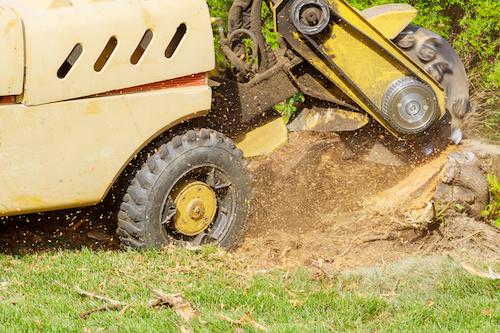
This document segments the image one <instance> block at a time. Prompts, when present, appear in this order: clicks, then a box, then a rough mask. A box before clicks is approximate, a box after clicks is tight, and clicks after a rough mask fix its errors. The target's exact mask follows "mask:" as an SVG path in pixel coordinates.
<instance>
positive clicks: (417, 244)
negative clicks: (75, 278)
mask: <svg viewBox="0 0 500 333" xmlns="http://www.w3.org/2000/svg"><path fill="white" fill-rule="evenodd" d="M365 141H366V138H364V139H363V140H361V141H360V143H359V145H362V144H366V142H365ZM353 144H354V145H355V142H353V141H352V140H351V142H349V144H345V141H344V140H343V139H341V138H340V137H339V136H337V135H335V134H327V133H321V134H320V133H316V134H315V133H292V134H291V135H290V142H289V144H288V145H286V146H284V147H282V148H281V149H280V150H278V151H276V152H275V153H273V154H271V155H269V156H266V157H260V158H256V159H254V160H252V161H251V163H250V169H251V172H252V173H253V175H254V178H255V200H254V204H253V212H252V215H251V218H250V223H249V224H250V225H249V229H248V231H247V233H246V237H245V239H244V240H243V241H242V244H241V247H240V248H239V249H238V250H237V254H239V255H242V256H244V257H246V258H248V260H249V262H250V263H252V264H253V265H255V266H257V267H269V266H274V265H285V266H287V265H290V266H295V265H303V264H306V265H311V264H312V265H316V266H318V265H323V267H329V268H330V269H346V268H350V267H361V266H373V265H380V264H381V263H387V262H392V261H396V260H399V259H403V258H407V257H408V256H411V255H413V254H424V255H427V254H434V253H442V252H446V251H457V249H458V250H463V251H466V252H468V253H470V254H474V253H477V254H478V255H481V256H484V255H498V253H499V251H500V248H499V244H500V235H499V233H498V231H497V229H494V228H492V227H490V226H488V225H486V224H484V223H481V222H478V221H476V220H474V219H472V218H469V217H467V216H465V215H460V214H457V213H453V214H451V215H450V216H448V217H447V218H446V221H445V223H443V224H442V225H441V226H440V228H439V229H438V230H436V231H434V232H430V233H429V232H426V233H423V232H419V231H416V230H412V229H409V228H405V227H404V226H405V222H406V221H405V219H406V218H407V216H405V212H407V211H408V210H409V209H416V208H419V207H418V206H419V205H420V206H421V205H422V204H424V203H425V202H426V200H427V199H428V198H429V197H430V196H431V194H432V193H433V189H434V188H435V187H436V185H437V181H436V177H437V176H438V175H439V173H440V171H441V169H442V167H443V165H444V164H445V163H446V161H447V159H448V155H449V154H450V153H452V152H454V151H455V150H456V148H450V149H449V150H447V151H445V152H443V153H442V154H441V155H440V156H437V157H436V158H434V159H433V160H431V161H428V162H426V163H424V164H420V165H417V166H415V165H407V164H404V163H393V162H394V161H392V162H391V161H390V160H389V162H390V163H387V165H384V164H380V162H383V161H386V160H388V159H387V158H386V157H384V155H383V154H385V152H384V150H383V149H380V147H379V149H377V153H380V154H382V155H381V156H376V158H373V157H374V156H370V158H366V156H368V155H369V154H370V152H369V151H366V150H365V153H360V152H358V151H356V150H355V149H352V147H353ZM466 146H467V147H469V146H470V147H476V148H475V149H476V150H477V147H483V146H482V145H481V144H477V143H474V142H472V143H467V145H466ZM471 149H472V148H471ZM479 150H480V151H484V152H485V153H484V154H483V155H484V156H482V155H481V154H478V156H481V157H482V158H483V161H484V164H485V167H486V168H488V170H490V172H497V170H500V157H499V156H500V155H498V156H496V157H495V158H491V157H489V156H491V155H492V154H494V150H495V147H488V149H484V147H483V148H482V149H479ZM353 151H355V152H356V153H354V152H353ZM372 155H373V154H372ZM487 157H489V158H487ZM115 198H120V195H119V193H117V194H116V193H115V194H113V193H112V195H111V196H110V197H109V198H108V199H107V201H106V202H104V203H103V204H100V205H98V206H95V207H91V208H85V209H76V210H68V211H62V212H55V213H46V214H37V215H31V216H20V217H15V218H6V219H3V221H2V222H0V252H3V253H10V254H21V255H22V254H25V253H31V252H39V251H47V250H58V249H72V248H80V247H83V246H85V247H90V248H92V249H111V250H114V249H117V248H118V244H117V241H116V239H115V238H114V230H115V228H116V222H115V215H114V212H115V209H116V207H117V205H118V204H117V203H116V200H115Z"/></svg>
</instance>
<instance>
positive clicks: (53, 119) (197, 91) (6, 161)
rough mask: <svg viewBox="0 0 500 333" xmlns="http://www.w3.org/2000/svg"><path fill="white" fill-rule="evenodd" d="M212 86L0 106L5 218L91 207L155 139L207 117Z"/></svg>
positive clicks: (0, 204)
mask: <svg viewBox="0 0 500 333" xmlns="http://www.w3.org/2000/svg"><path fill="white" fill-rule="evenodd" d="M210 104H211V90H210V88H209V87H208V86H199V87H189V88H174V89H165V90H157V91H151V92H144V93H137V94H126V95H119V96H107V97H99V98H91V99H79V100H73V101H68V102H61V103H53V104H45V105H40V106H32V107H28V106H24V105H19V104H15V105H1V106H0V143H1V145H0V215H15V214H22V213H30V212H38V211H45V210H55V209H62V208H71V207H78V206H86V205H92V204H95V203H97V202H99V201H100V200H101V199H103V197H104V196H105V195H106V193H107V191H108V189H109V188H110V186H111V185H112V184H113V182H114V180H115V179H116V177H118V175H119V174H120V172H121V170H123V168H124V167H125V166H126V165H127V164H128V162H129V161H130V160H131V159H132V158H133V157H134V156H135V154H136V153H137V152H138V151H139V150H140V149H142V147H143V146H144V145H145V144H146V143H147V142H149V141H150V140H151V139H152V138H153V137H155V136H156V135H158V134H159V133H161V132H163V131H164V130H165V129H167V128H169V127H171V126H173V125H175V124H176V123H179V122H180V121H182V120H185V119H188V118H192V117H195V116H200V115H203V114H205V113H206V112H207V111H206V110H208V109H209V108H210Z"/></svg>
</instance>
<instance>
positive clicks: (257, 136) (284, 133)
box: [236, 118, 288, 157]
mask: <svg viewBox="0 0 500 333" xmlns="http://www.w3.org/2000/svg"><path fill="white" fill-rule="evenodd" d="M236 142H237V144H236V146H237V147H238V148H239V149H241V150H242V151H243V154H244V156H245V157H255V156H260V155H266V154H270V153H272V152H273V151H274V150H276V149H278V148H279V147H281V146H282V145H284V144H286V143H287V142H288V130H287V128H286V125H285V123H284V122H283V119H282V118H278V119H275V120H273V121H271V122H269V123H267V124H265V125H263V126H261V127H259V128H257V129H255V130H253V131H251V132H248V133H246V134H245V135H243V136H242V137H240V138H237V139H236Z"/></svg>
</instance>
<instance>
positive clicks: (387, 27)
mask: <svg viewBox="0 0 500 333" xmlns="http://www.w3.org/2000/svg"><path fill="white" fill-rule="evenodd" d="M417 14H418V11H417V10H416V9H415V8H413V7H412V6H410V5H408V4H389V5H382V6H375V7H372V8H368V9H365V10H363V11H362V12H361V15H363V17H364V18H365V19H366V20H367V21H368V22H370V24H371V25H373V26H374V27H375V29H377V30H378V31H379V32H380V33H381V34H383V35H384V36H385V37H386V38H387V39H394V38H396V37H397V36H398V35H399V34H400V33H401V31H403V30H404V29H405V28H406V27H407V26H408V24H410V23H411V21H413V19H414V18H415V17H417Z"/></svg>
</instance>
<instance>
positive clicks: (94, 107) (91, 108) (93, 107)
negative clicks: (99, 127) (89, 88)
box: [83, 100, 101, 116]
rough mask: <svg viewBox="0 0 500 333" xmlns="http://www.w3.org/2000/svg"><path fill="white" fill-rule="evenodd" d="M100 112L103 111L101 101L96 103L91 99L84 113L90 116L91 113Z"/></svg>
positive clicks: (96, 113)
mask: <svg viewBox="0 0 500 333" xmlns="http://www.w3.org/2000/svg"><path fill="white" fill-rule="evenodd" d="M99 112H101V109H100V107H99V103H96V102H95V101H92V100H91V101H90V102H89V103H88V104H87V107H86V108H85V111H84V112H83V113H84V114H86V115H89V116H90V115H98V114H99Z"/></svg>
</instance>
